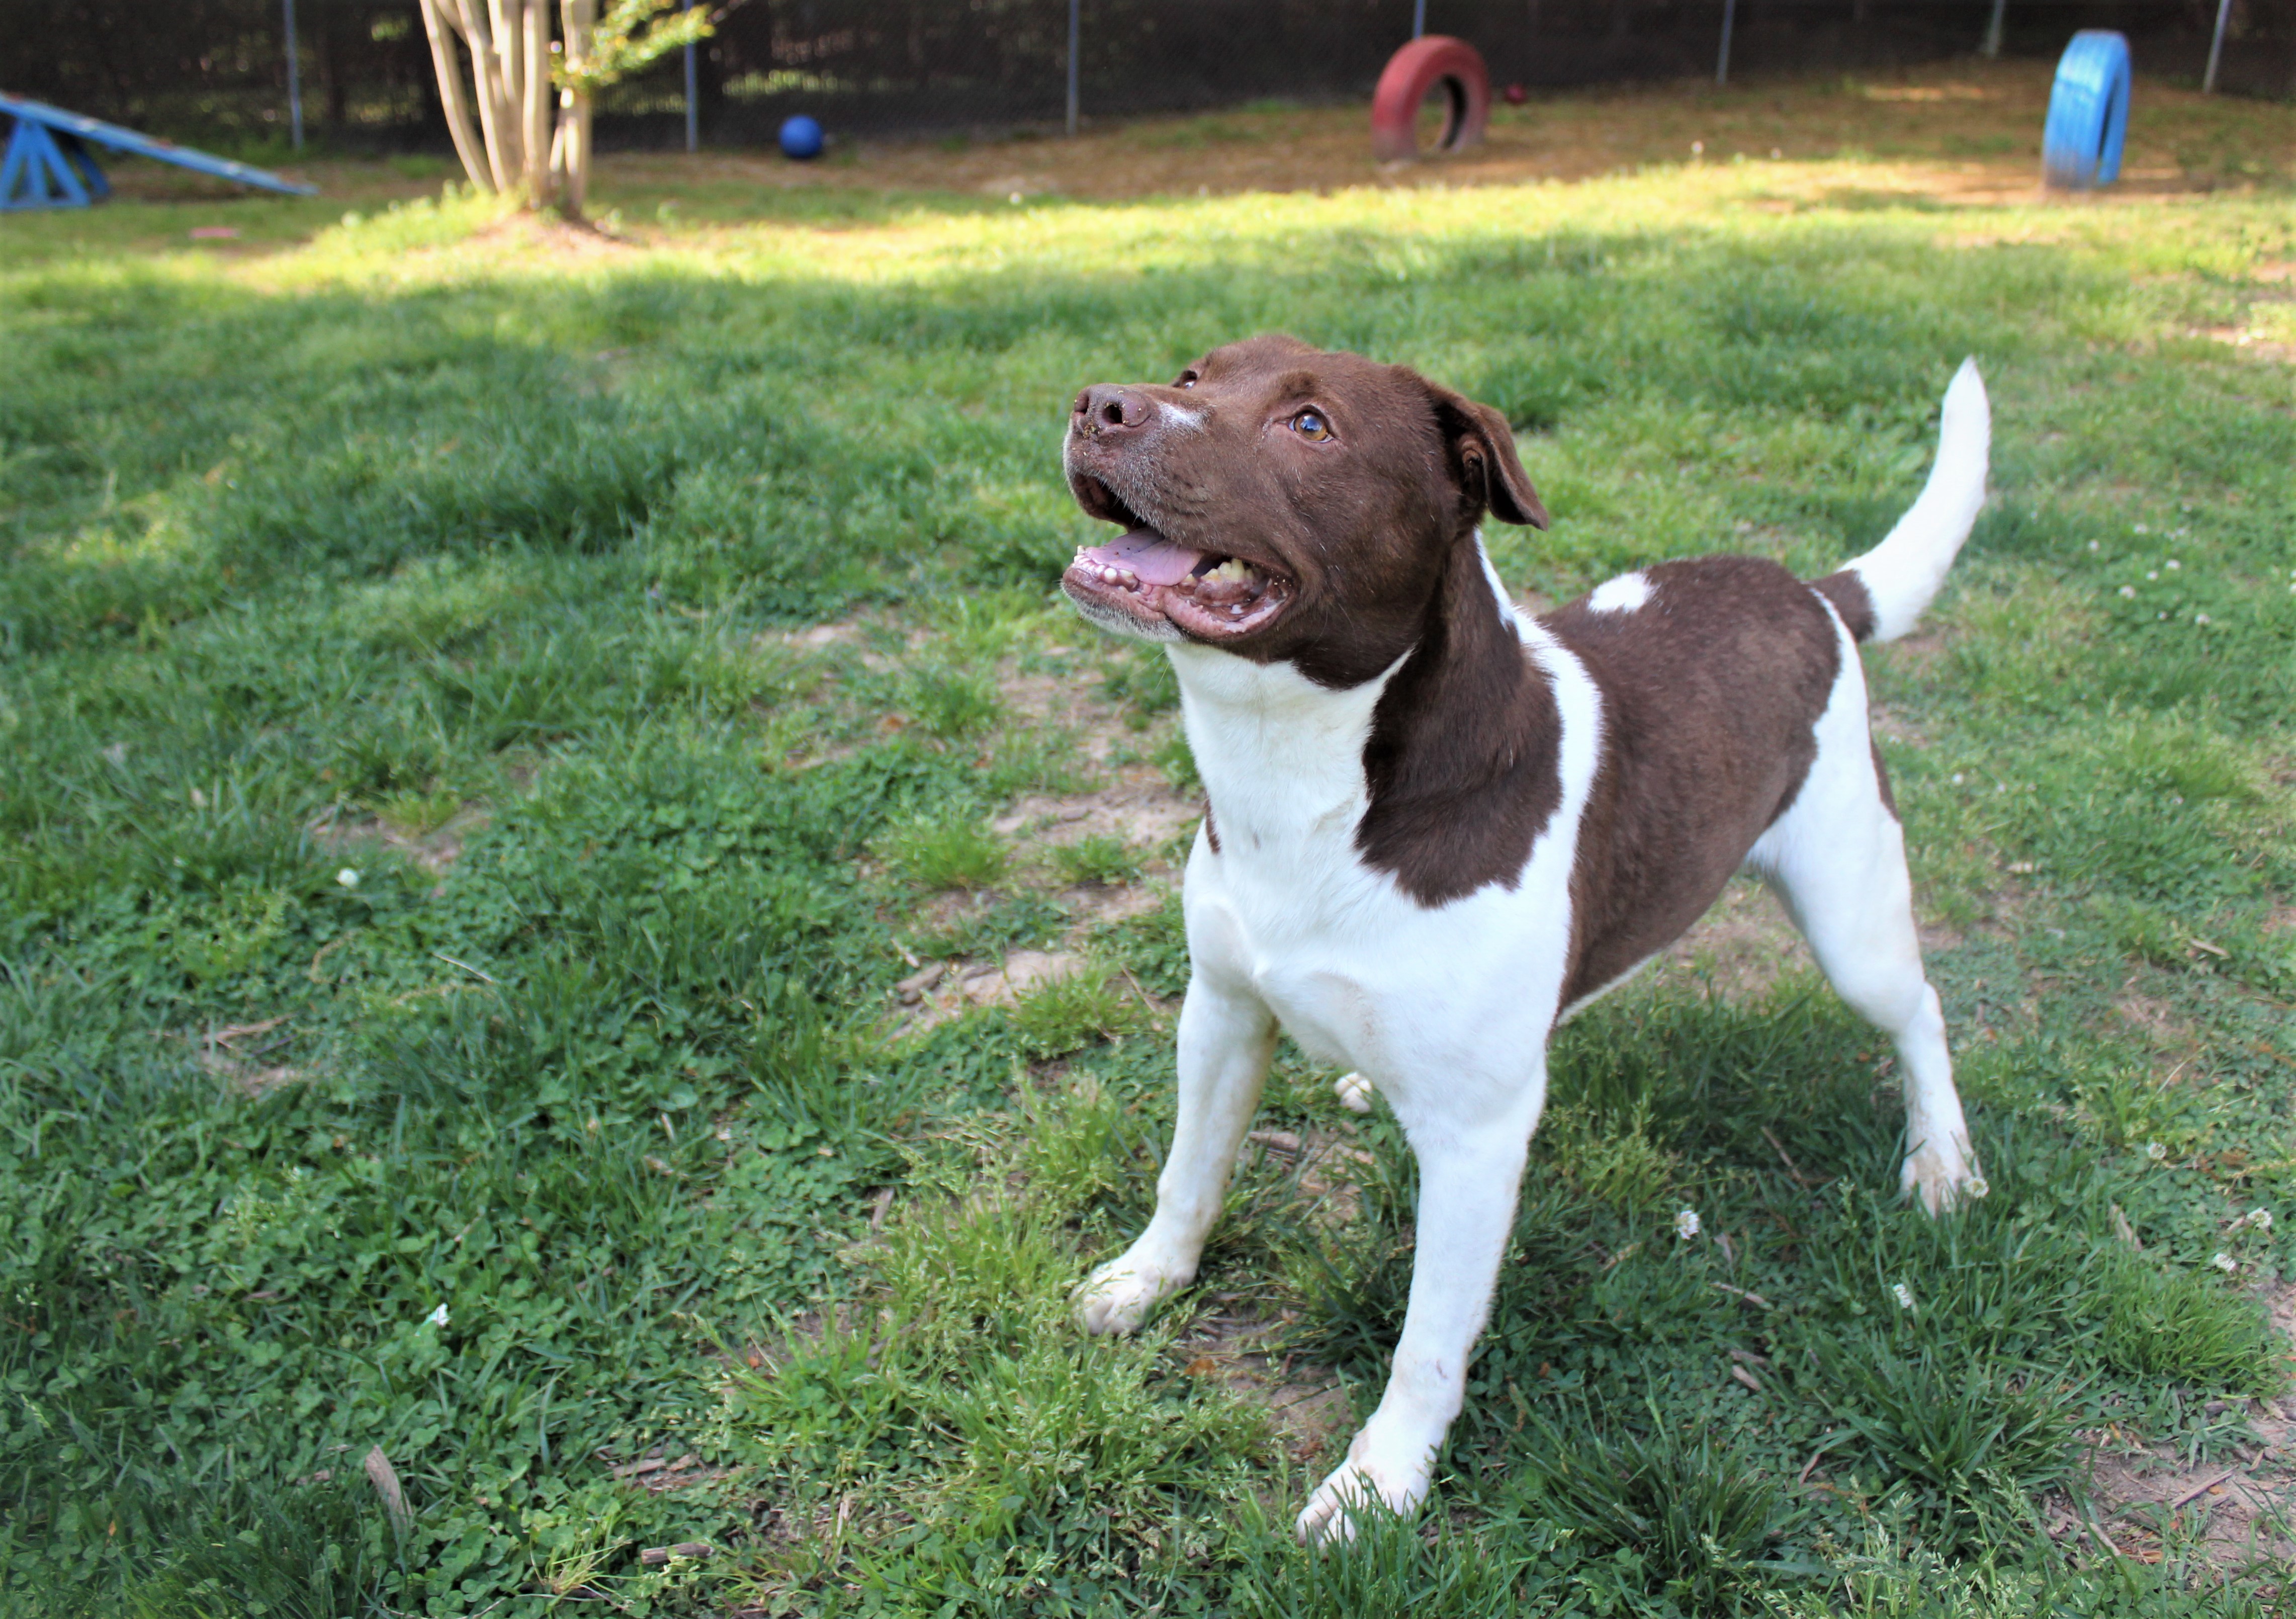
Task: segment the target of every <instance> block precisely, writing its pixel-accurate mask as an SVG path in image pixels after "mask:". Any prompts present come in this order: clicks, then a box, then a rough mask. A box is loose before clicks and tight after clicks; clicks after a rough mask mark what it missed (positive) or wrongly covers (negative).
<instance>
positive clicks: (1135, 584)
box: [1124, 568, 1140, 590]
mask: <svg viewBox="0 0 2296 1619" xmlns="http://www.w3.org/2000/svg"><path fill="white" fill-rule="evenodd" d="M1124 582H1125V584H1126V585H1127V586H1128V587H1129V588H1132V589H1134V590H1137V589H1139V588H1140V576H1139V575H1138V574H1136V573H1135V572H1133V571H1132V570H1131V569H1129V568H1127V569H1126V570H1125V571H1124Z"/></svg>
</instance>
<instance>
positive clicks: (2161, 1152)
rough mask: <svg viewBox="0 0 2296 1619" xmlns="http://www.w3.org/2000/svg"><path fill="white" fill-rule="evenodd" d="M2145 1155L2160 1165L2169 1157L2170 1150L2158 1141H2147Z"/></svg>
mask: <svg viewBox="0 0 2296 1619" xmlns="http://www.w3.org/2000/svg"><path fill="white" fill-rule="evenodd" d="M2144 1155H2145V1156H2146V1157H2147V1158H2150V1159H2151V1160H2153V1163H2160V1162H2161V1159H2163V1158H2166V1157H2167V1156H2168V1155H2169V1149H2168V1148H2167V1147H2165V1146H2161V1144H2160V1143H2159V1142H2158V1141H2147V1142H2146V1143H2145V1144H2144Z"/></svg>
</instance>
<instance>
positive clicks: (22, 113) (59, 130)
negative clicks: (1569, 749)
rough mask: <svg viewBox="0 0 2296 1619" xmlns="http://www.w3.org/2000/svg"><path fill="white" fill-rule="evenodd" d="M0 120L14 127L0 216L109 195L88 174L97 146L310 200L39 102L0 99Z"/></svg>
mask: <svg viewBox="0 0 2296 1619" xmlns="http://www.w3.org/2000/svg"><path fill="white" fill-rule="evenodd" d="M0 117H6V118H10V119H14V120H15V128H14V130H13V132H12V134H10V136H8V150H7V152H6V154H5V155H4V156H0V213H7V212H12V211H14V210H19V209H29V208H86V206H87V205H88V204H89V203H91V202H94V201H98V200H100V199H102V198H104V197H108V196H110V195H111V182H109V181H108V180H106V179H105V178H104V177H103V170H102V169H101V168H97V167H96V163H95V152H94V150H93V149H94V147H97V146H105V147H109V148H110V149H111V150H112V151H114V152H133V153H134V154H135V156H137V157H143V158H156V159H158V160H160V162H162V163H173V164H175V165H176V167H177V168H192V169H196V170H198V171H199V172H200V173H201V174H211V175H213V176H215V177H217V179H221V180H235V181H237V182H238V183H239V184H240V185H254V186H259V187H260V188H262V189H263V190H265V191H277V192H284V193H286V194H287V195H289V196H291V197H315V196H316V195H318V193H319V188H318V187H317V186H316V185H304V184H303V183H302V182H301V181H299V180H288V179H282V178H281V177H279V176H277V175H275V174H273V173H271V172H270V171H269V170H268V169H263V168H250V167H249V166H248V165H247V164H245V163H234V162H233V161H232V160H230V159H229V158H219V157H217V156H215V155H214V154H213V153H212V152H198V151H194V150H193V148H191V147H189V146H178V145H176V143H175V142H173V141H163V140H160V139H158V138H157V137H155V136H149V135H138V134H136V133H135V131H134V130H133V129H122V128H121V127H119V125H117V124H107V123H105V122H103V121H102V119H93V118H82V117H81V116H80V115H79V114H78V113H77V112H66V111H64V110H63V109H62V108H61V107H51V106H49V105H48V104H47V103H45V102H36V101H26V100H25V99H24V98H23V97H22V96H20V95H0Z"/></svg>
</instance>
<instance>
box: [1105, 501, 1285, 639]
mask: <svg viewBox="0 0 2296 1619" xmlns="http://www.w3.org/2000/svg"><path fill="white" fill-rule="evenodd" d="M1076 489H1077V498H1078V503H1079V504H1080V505H1083V507H1084V509H1085V510H1086V511H1087V513H1088V514H1091V515H1092V516H1095V517H1097V518H1100V519H1101V520H1102V521H1103V522H1114V523H1120V524H1122V525H1123V528H1124V535H1123V538H1120V539H1117V540H1114V541H1111V543H1109V544H1107V545H1103V546H1078V547H1077V553H1076V556H1075V558H1074V560H1073V561H1071V562H1070V563H1069V566H1068V571H1067V572H1066V573H1065V574H1064V575H1063V576H1062V579H1061V586H1062V588H1063V589H1064V590H1066V591H1067V592H1068V593H1069V595H1070V596H1071V597H1072V598H1074V599H1075V600H1076V602H1077V603H1078V605H1079V606H1083V607H1087V608H1088V609H1090V608H1097V609H1099V610H1101V611H1102V612H1108V611H1110V610H1114V611H1115V612H1117V613H1119V614H1120V615H1121V616H1122V617H1123V618H1126V619H1130V620H1136V621H1137V622H1138V623H1140V624H1141V625H1142V626H1144V627H1160V626H1161V625H1162V624H1166V623H1169V625H1171V626H1172V627H1173V628H1174V629H1178V630H1180V631H1182V632H1183V633H1184V634H1186V635H1189V636H1192V637H1195V638H1196V639H1199V640H1211V641H1218V640H1224V639H1232V638H1234V637H1239V636H1244V635H1250V634H1252V633H1254V632H1255V631H1258V630H1259V629H1265V628H1266V627H1267V625H1268V624H1270V623H1272V622H1273V621H1274V620H1275V618H1276V616H1277V615H1278V614H1280V613H1281V612H1283V609H1284V608H1285V607H1286V606H1288V605H1290V604H1291V601H1292V583H1291V581H1290V580H1289V579H1284V578H1283V576H1282V575H1281V574H1278V573H1275V572H1273V571H1270V570H1268V569H1267V568H1265V567H1263V566H1261V565H1260V564H1259V563H1253V562H1251V561H1249V560H1247V559H1246V558H1243V557H1241V556H1235V555H1224V554H1222V553H1219V552H1216V551H1199V550H1195V549H1193V547H1187V546H1183V545H1180V544H1178V543H1177V542H1176V541H1173V540H1170V539H1167V538H1165V537H1164V536H1163V535H1162V534H1160V533H1159V532H1158V531H1157V530H1155V529H1153V528H1152V527H1150V526H1149V525H1148V524H1147V523H1145V522H1142V521H1141V519H1140V518H1139V516H1138V515H1137V514H1135V513H1134V512H1133V510H1132V509H1131V508H1130V507H1129V506H1128V505H1125V504H1124V502H1123V501H1122V500H1121V499H1119V497H1117V495H1116V494H1115V492H1114V491H1113V490H1111V489H1109V487H1108V486H1107V485H1106V484H1104V483H1102V482H1101V481H1099V480H1098V479H1096V478H1090V477H1080V478H1078V480H1077V481H1076ZM1167 633H1168V634H1169V631H1167Z"/></svg>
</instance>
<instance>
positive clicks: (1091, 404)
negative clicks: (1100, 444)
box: [1073, 382, 1150, 435]
mask: <svg viewBox="0 0 2296 1619" xmlns="http://www.w3.org/2000/svg"><path fill="white" fill-rule="evenodd" d="M1149 411H1150V406H1149V403H1148V401H1147V400H1146V399H1142V398H1141V397H1140V396H1139V395H1138V394H1137V393H1135V392H1134V391H1133V390H1131V389H1129V388H1122V387H1119V386H1118V385H1117V384H1115V383H1113V382H1095V383H1094V384H1093V385H1092V386H1091V387H1089V388H1087V389H1086V390H1084V391H1083V392H1082V393H1080V394H1078V395H1077V397H1076V408H1075V415H1074V422H1073V425H1074V426H1075V428H1076V431H1078V432H1080V433H1084V434H1087V435H1099V434H1103V433H1117V432H1124V431H1128V430H1130V429H1133V428H1136V427H1138V426H1140V425H1141V424H1142V423H1144V422H1146V421H1147V420H1148V415H1149Z"/></svg>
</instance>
